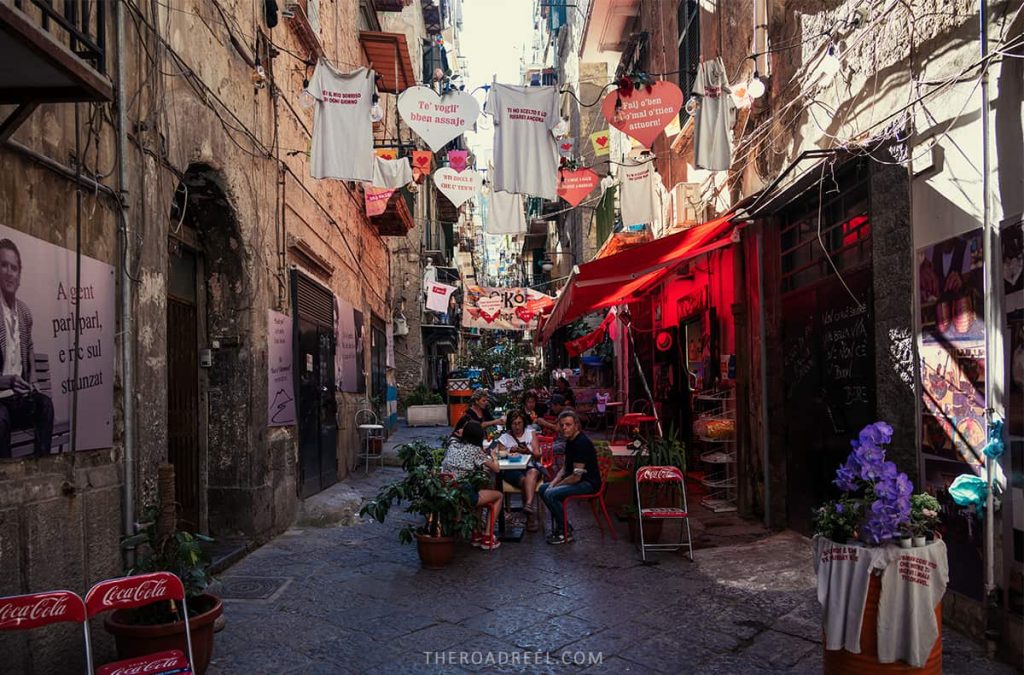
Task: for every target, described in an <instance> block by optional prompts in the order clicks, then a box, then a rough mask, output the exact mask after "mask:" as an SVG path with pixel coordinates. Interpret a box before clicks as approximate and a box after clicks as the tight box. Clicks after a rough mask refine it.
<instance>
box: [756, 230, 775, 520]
mask: <svg viewBox="0 0 1024 675" xmlns="http://www.w3.org/2000/svg"><path fill="white" fill-rule="evenodd" d="M764 296H765V293H764V241H763V235H762V234H761V232H758V233H757V314H758V324H759V325H758V330H759V332H760V342H761V344H760V352H761V355H760V356H761V367H760V370H761V468H762V471H763V473H764V526H765V528H766V529H769V530H770V529H771V527H772V480H771V479H772V477H771V471H770V470H769V465H768V437H769V434H768V339H767V335H766V333H767V324H768V322H767V311H766V310H765V307H764V302H765V301H764Z"/></svg>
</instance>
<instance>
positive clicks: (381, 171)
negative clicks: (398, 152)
mask: <svg viewBox="0 0 1024 675" xmlns="http://www.w3.org/2000/svg"><path fill="white" fill-rule="evenodd" d="M412 180H413V178H412V167H411V166H409V158H408V157H399V158H398V159H381V158H380V157H374V162H373V187H378V188H400V187H405V186H406V185H408V184H409V183H411V182H412Z"/></svg>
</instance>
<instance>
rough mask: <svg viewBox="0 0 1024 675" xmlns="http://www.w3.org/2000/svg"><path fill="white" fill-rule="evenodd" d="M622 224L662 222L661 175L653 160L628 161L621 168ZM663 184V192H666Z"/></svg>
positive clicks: (627, 225)
mask: <svg viewBox="0 0 1024 675" xmlns="http://www.w3.org/2000/svg"><path fill="white" fill-rule="evenodd" d="M619 177H620V190H621V191H620V193H619V195H620V200H621V210H622V224H623V225H624V226H626V227H629V226H630V225H641V224H652V225H653V224H655V223H658V222H660V218H661V213H662V200H661V195H660V192H659V190H658V184H659V183H661V176H659V175H658V172H657V171H655V170H654V162H651V161H642V162H635V161H632V162H630V161H627V162H626V163H625V164H624V165H623V166H622V167H620V169H619ZM664 191H665V188H664V186H661V192H664Z"/></svg>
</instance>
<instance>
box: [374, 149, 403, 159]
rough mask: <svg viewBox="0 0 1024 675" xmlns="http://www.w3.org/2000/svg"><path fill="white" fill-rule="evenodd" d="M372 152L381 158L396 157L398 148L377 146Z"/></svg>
mask: <svg viewBox="0 0 1024 675" xmlns="http://www.w3.org/2000/svg"><path fill="white" fill-rule="evenodd" d="M373 152H374V154H375V155H377V156H378V157H380V158H381V159H398V150H397V149H396V148H377V149H375V150H374V151H373Z"/></svg>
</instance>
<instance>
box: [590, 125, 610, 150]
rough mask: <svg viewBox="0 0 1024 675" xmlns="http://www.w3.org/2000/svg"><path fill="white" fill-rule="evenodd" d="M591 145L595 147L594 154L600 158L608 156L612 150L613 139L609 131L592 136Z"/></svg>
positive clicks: (596, 132)
mask: <svg viewBox="0 0 1024 675" xmlns="http://www.w3.org/2000/svg"><path fill="white" fill-rule="evenodd" d="M590 144H591V145H593V146H594V154H595V155H596V156H598V157H601V156H602V155H607V154H608V153H609V152H611V150H612V139H611V138H610V137H609V135H608V130H607V129H603V130H601V131H595V132H594V133H592V134H590Z"/></svg>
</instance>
